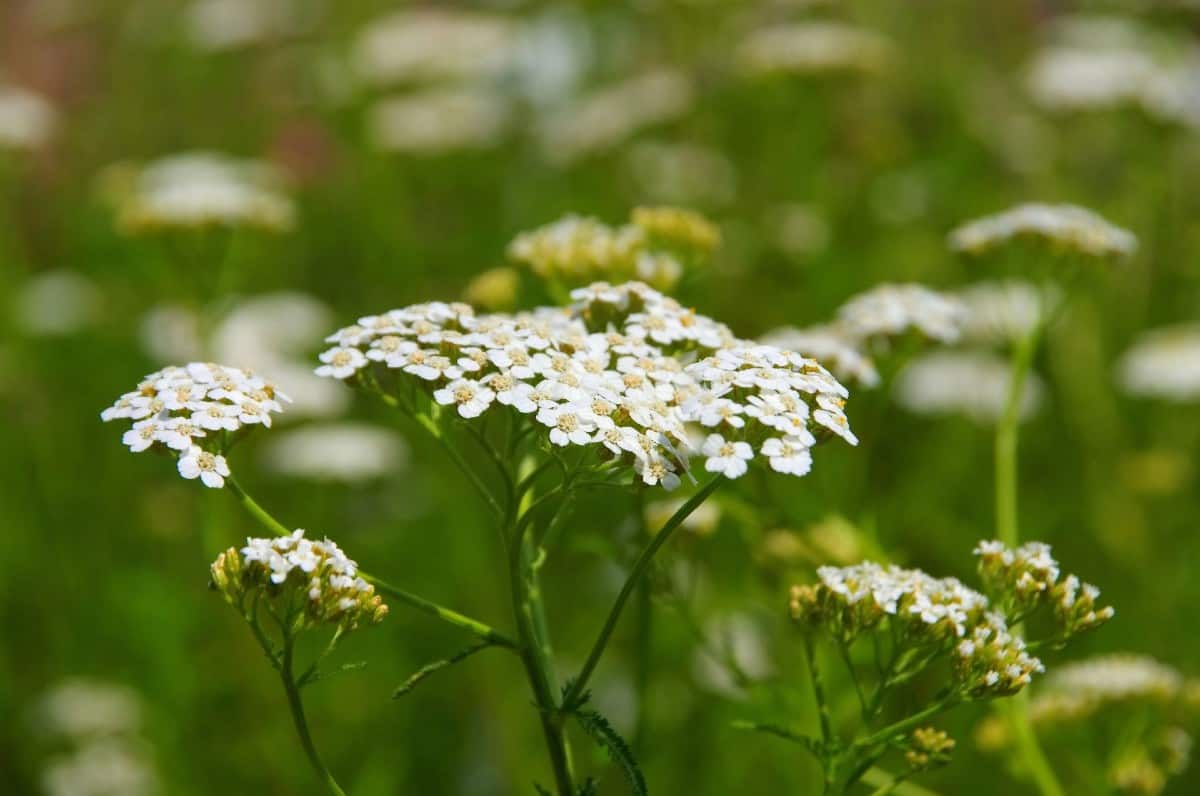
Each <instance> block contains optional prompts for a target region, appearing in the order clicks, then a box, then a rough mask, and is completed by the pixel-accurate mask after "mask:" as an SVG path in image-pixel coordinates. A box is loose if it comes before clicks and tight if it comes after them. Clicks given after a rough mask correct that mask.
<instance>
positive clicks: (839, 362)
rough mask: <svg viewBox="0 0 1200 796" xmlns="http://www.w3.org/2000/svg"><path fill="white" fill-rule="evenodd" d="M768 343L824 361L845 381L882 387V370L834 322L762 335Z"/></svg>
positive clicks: (786, 328) (784, 329)
mask: <svg viewBox="0 0 1200 796" xmlns="http://www.w3.org/2000/svg"><path fill="white" fill-rule="evenodd" d="M759 339H760V340H761V341H762V342H764V343H766V344H768V345H774V346H779V347H780V348H786V349H787V350H788V351H795V352H796V353H798V354H803V355H804V356H806V357H812V358H813V359H815V360H817V361H818V362H821V363H824V364H825V365H826V366H827V367H828V368H829V369H830V370H831V371H832V372H833V373H834V375H836V376H837V377H838V378H839V379H841V380H842V381H847V382H851V383H854V384H860V385H862V386H863V387H868V388H870V387H878V386H879V371H878V370H877V369H876V368H875V363H874V362H873V361H872V360H871V358H870V357H869V356H868V355H867V354H865V353H864V352H863V351H862V349H861V348H859V347H858V346H857V345H855V344H854V343H853V342H852V341H850V340H849V339H847V337H846V335H845V334H844V333H843V332H842V331H841V330H840V329H839V328H838V327H837V326H834V325H830V326H810V327H808V328H806V329H796V328H794V327H790V326H785V327H781V328H779V329H773V330H771V331H770V332H767V333H766V334H765V335H763V336H762V337H760V338H759Z"/></svg>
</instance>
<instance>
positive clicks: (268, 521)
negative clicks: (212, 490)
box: [225, 476, 517, 649]
mask: <svg viewBox="0 0 1200 796" xmlns="http://www.w3.org/2000/svg"><path fill="white" fill-rule="evenodd" d="M225 486H227V487H228V488H229V491H230V492H232V493H233V494H234V495H235V496H236V497H237V498H238V500H239V501H241V504H242V506H243V507H244V508H245V509H246V511H248V512H250V514H251V515H252V516H253V517H254V518H255V519H256V520H258V521H259V522H260V523H262V525H263V526H264V527H265V528H267V529H268V530H270V531H271V532H272V533H274V534H275V535H276V536H291V534H292V532H291V531H289V530H288V529H287V526H285V525H284V524H283V523H282V522H280V521H279V520H277V519H275V517H273V516H272V515H271V513H270V512H269V511H267V510H266V509H264V508H263V507H262V506H260V505H259V504H258V501H256V500H255V499H254V498H252V497H250V495H249V494H247V493H246V490H244V489H243V488H242V486H241V484H239V483H238V482H237V481H236V480H234V478H233V477H232V476H229V477H227V478H226V479H225ZM358 574H359V575H361V576H362V578H363V580H365V581H367V582H369V583H372V584H374V586H375V588H377V589H379V591H380V592H382V593H383V594H386V595H387V596H389V597H392V598H394V599H396V600H400V601H401V602H403V603H406V604H408V605H409V606H411V607H413V608H416V609H417V610H418V611H423V612H424V613H427V614H429V615H430V616H436V617H437V618H438V619H441V620H442V621H443V622H447V623H449V624H451V625H454V626H455V627H457V628H460V629H462V630H465V631H467V632H468V633H473V634H474V635H476V636H479V637H480V638H481V639H483V640H485V641H490V642H492V643H493V644H496V645H498V646H501V647H507V648H508V649H516V648H517V642H516V641H514V640H513V639H511V638H509V637H508V636H506V635H505V634H503V633H501V632H500V631H499V630H496V629H495V628H493V627H490V626H488V625H486V624H484V623H483V622H480V621H479V620H477V619H472V618H471V617H469V616H465V615H463V614H460V613H459V612H458V611H454V610H451V609H449V608H446V607H445V606H442V605H438V604H437V603H435V602H433V601H432V600H426V599H425V598H424V597H419V596H417V595H415V594H413V593H412V592H408V591H405V590H404V589H401V588H399V587H397V586H393V585H392V584H390V583H388V582H387V581H384V580H381V579H380V578H377V577H375V576H374V575H371V574H369V573H367V572H363V571H362V570H359V572H358Z"/></svg>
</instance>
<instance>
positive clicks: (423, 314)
mask: <svg viewBox="0 0 1200 796" xmlns="http://www.w3.org/2000/svg"><path fill="white" fill-rule="evenodd" d="M571 296H572V298H573V299H574V303H573V304H572V305H571V306H570V307H569V308H567V309H563V310H560V309H555V308H543V309H539V310H535V311H534V312H530V313H520V314H516V315H501V314H496V315H476V314H475V312H474V311H473V310H472V309H471V308H470V307H469V306H467V305H465V304H443V303H430V304H420V305H415V306H412V307H407V308H405V309H401V310H393V311H391V312H388V313H384V314H382V315H376V316H368V317H365V318H361V319H359V322H358V323H357V324H355V325H354V326H350V327H347V328H345V329H342V330H340V331H338V332H336V333H334V334H333V335H331V336H330V337H329V338H328V341H329V342H330V343H332V344H333V345H334V347H333V348H331V349H329V350H328V351H326V352H325V353H323V354H322V355H321V361H322V362H323V363H325V364H323V365H322V366H321V367H320V368H318V369H317V373H318V374H320V375H323V376H328V377H330V378H338V379H343V380H350V381H352V382H354V383H356V384H359V385H361V386H364V387H367V388H368V389H375V390H378V389H381V387H380V385H382V384H402V385H407V386H405V387H403V389H401V390H400V393H401V394H407V391H408V390H410V389H412V388H415V389H416V392H415V393H414V394H417V395H422V396H424V399H425V400H427V401H428V402H429V404H430V411H431V412H432V413H434V414H438V415H440V414H444V413H445V412H446V411H451V412H453V413H455V414H457V415H458V416H459V417H460V418H462V419H466V420H471V419H475V418H478V417H480V416H482V415H484V414H485V413H488V412H497V411H501V412H507V413H510V414H511V415H512V416H513V419H514V421H515V422H519V423H526V424H531V425H533V426H534V427H535V428H539V429H540V431H541V434H542V435H544V439H545V440H546V442H547V443H548V444H550V445H553V446H558V447H568V446H583V447H589V448H591V449H592V450H593V451H595V452H596V453H597V454H598V455H599V456H600V457H602V458H603V459H605V460H607V461H615V460H619V461H622V462H624V463H625V464H627V465H629V466H631V467H632V468H633V469H634V471H635V472H636V473H637V474H638V476H640V478H641V480H642V481H643V482H645V483H646V484H648V485H656V484H661V485H663V486H665V487H667V488H673V487H674V486H675V485H677V484H678V483H679V481H680V478H681V477H682V476H686V474H687V473H688V471H689V461H690V458H691V457H692V456H693V455H695V453H696V451H694V450H693V449H692V444H691V440H690V435H689V427H695V426H700V427H702V428H703V429H704V430H705V433H706V434H707V435H708V440H707V441H706V442H705V444H704V446H703V448H702V450H701V451H700V452H701V453H702V454H703V455H704V457H705V469H707V470H709V471H710V472H721V473H724V474H725V475H727V476H729V477H738V476H740V475H741V474H742V473H744V472H745V469H746V466H747V464H748V462H750V461H751V460H752V459H754V458H755V452H757V454H759V455H762V456H765V457H766V458H767V459H769V461H770V466H771V467H772V468H773V469H775V470H776V471H778V472H788V473H793V474H796V475H802V474H804V473H805V472H807V470H808V467H809V456H810V454H809V450H810V449H811V448H812V447H813V446H814V445H815V444H816V443H817V441H818V439H819V438H824V437H828V436H833V435H836V436H840V437H842V438H843V439H845V440H847V441H849V442H851V443H853V442H855V439H854V435H853V434H852V433H851V432H850V430H849V426H848V423H847V421H846V417H845V414H844V412H843V406H844V399H845V397H846V395H847V391H846V389H845V388H844V387H843V386H842V385H841V384H839V383H838V382H837V380H836V379H834V377H833V376H832V375H831V374H830V373H829V372H828V371H826V370H825V369H824V368H823V367H821V366H820V365H819V364H818V363H817V362H816V361H815V360H812V359H808V358H805V357H802V356H800V355H799V354H795V353H792V352H788V351H785V350H782V349H779V348H775V347H774V346H768V345H763V344H757V343H753V342H750V341H743V340H739V339H737V338H736V337H735V336H734V335H733V333H732V332H731V331H730V330H729V329H728V328H727V327H726V326H724V325H723V324H720V323H718V322H716V321H714V320H712V319H711V318H707V317H705V316H703V315H700V314H698V313H696V312H695V311H694V310H690V309H687V308H684V307H683V306H681V305H680V304H679V303H678V302H676V301H674V300H673V299H670V298H668V297H666V296H664V295H662V294H661V293H659V292H657V291H655V290H653V289H652V288H650V287H648V286H647V285H645V284H642V283H637V282H632V283H628V284H624V285H618V286H614V285H610V284H608V283H596V284H593V285H591V286H589V287H586V288H580V289H577V290H575V291H573V292H572V294H571ZM772 440H774V441H772Z"/></svg>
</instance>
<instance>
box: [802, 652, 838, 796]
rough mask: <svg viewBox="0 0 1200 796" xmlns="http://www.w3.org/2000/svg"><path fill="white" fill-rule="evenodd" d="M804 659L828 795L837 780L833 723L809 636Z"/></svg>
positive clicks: (832, 790) (826, 794)
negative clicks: (811, 693) (813, 703)
mask: <svg viewBox="0 0 1200 796" xmlns="http://www.w3.org/2000/svg"><path fill="white" fill-rule="evenodd" d="M803 647H804V660H805V662H806V663H807V664H808V676H809V679H810V680H811V681H812V688H813V699H815V700H816V703H817V718H818V720H819V721H820V724H821V770H822V775H823V777H824V787H823V788H822V791H821V792H822V793H823V794H825V796H830V794H832V793H833V792H834V783H835V782H836V780H837V758H838V754H837V750H836V749H834V748H833V747H834V745H835V744H834V735H833V724H832V722H831V721H830V720H829V700H827V699H826V698H825V683H824V681H823V680H822V679H821V670H820V668H819V667H818V666H817V654H816V649H814V645H813V640H812V637H811V636H808V635H806V636H805V637H804V644H803Z"/></svg>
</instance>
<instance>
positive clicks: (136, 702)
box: [31, 678, 142, 738]
mask: <svg viewBox="0 0 1200 796" xmlns="http://www.w3.org/2000/svg"><path fill="white" fill-rule="evenodd" d="M31 718H32V724H33V726H34V729H35V730H36V731H37V732H39V733H41V734H44V735H47V736H50V737H55V738H83V737H86V736H90V735H122V734H132V733H137V732H138V731H139V730H140V729H141V726H142V700H141V697H139V696H138V694H137V692H136V691H134V690H133V689H132V688H129V687H127V686H123V685H116V684H114V683H106V682H100V681H96V680H86V679H82V678H71V679H67V680H63V681H61V682H59V683H57V684H56V685H55V686H54V687H53V688H51V689H50V690H49V691H47V692H46V693H45V694H43V695H42V697H41V698H40V699H39V700H38V702H37V704H36V705H35V706H34V709H33V714H32V717H31Z"/></svg>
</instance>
